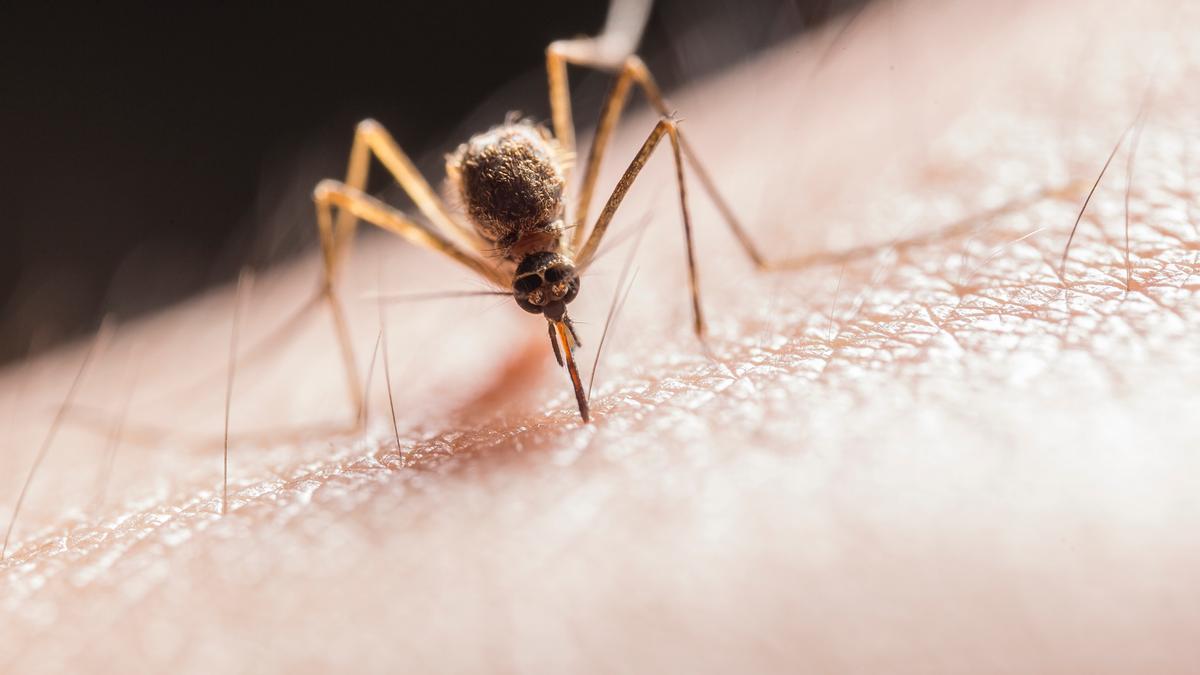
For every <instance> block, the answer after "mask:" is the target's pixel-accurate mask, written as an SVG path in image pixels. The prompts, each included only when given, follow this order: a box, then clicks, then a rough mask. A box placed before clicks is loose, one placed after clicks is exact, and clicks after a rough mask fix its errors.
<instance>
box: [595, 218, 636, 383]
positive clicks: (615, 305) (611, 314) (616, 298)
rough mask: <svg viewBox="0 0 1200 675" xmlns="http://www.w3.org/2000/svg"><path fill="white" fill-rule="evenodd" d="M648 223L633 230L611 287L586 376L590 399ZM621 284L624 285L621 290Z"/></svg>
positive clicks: (628, 287) (632, 280) (631, 281)
mask: <svg viewBox="0 0 1200 675" xmlns="http://www.w3.org/2000/svg"><path fill="white" fill-rule="evenodd" d="M648 223H649V218H644V219H643V221H642V223H641V224H640V225H639V226H638V229H637V230H634V231H633V234H635V235H636V236H637V239H635V240H634V242H633V248H631V249H630V250H629V255H628V256H626V257H625V262H624V264H622V265H621V275H620V276H619V277H617V285H616V287H615V288H614V289H613V299H612V302H611V303H609V305H608V316H607V317H605V319H604V330H603V331H601V332H600V343H599V344H597V345H596V356H595V357H594V358H593V359H592V373H591V375H590V376H588V390H587V397H588V400H591V398H592V387H593V386H594V385H595V384H596V370H597V369H599V367H600V354H601V353H603V352H604V340H605V339H606V338H607V337H608V331H609V329H610V328H611V327H612V325H613V320H614V319H615V318H616V316H617V314H618V313H620V311H621V308H622V307H624V306H625V300H626V299H627V298H629V291H631V290H633V282H634V281H637V272H636V271H635V272H634V273H633V277H632V278H630V280H629V284H628V285H626V284H625V278H626V277H627V276H629V269H630V268H631V267H632V266H633V260H634V258H636V257H637V252H638V248H640V247H641V245H642V239H643V238H644V237H645V235H646V225H647V224H648ZM609 250H612V249H609ZM592 261H593V262H594V261H595V258H592ZM622 286H624V287H625V290H624V291H623V292H622V290H621V287H622Z"/></svg>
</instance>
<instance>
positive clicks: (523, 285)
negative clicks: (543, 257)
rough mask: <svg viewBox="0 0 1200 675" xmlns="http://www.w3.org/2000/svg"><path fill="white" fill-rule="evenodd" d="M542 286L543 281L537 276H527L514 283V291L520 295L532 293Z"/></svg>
mask: <svg viewBox="0 0 1200 675" xmlns="http://www.w3.org/2000/svg"><path fill="white" fill-rule="evenodd" d="M541 285H542V280H541V278H540V277H538V275H536V274H527V275H525V276H523V277H518V278H517V280H516V281H514V282H513V290H515V291H517V292H518V293H532V292H533V291H535V290H537V288H538V286H541Z"/></svg>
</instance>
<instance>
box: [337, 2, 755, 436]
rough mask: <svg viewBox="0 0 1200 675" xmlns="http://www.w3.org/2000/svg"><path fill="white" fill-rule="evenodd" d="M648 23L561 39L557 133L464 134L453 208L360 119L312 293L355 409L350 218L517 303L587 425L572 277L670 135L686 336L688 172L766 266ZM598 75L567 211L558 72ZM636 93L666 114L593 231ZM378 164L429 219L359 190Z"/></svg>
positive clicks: (358, 405) (628, 14)
mask: <svg viewBox="0 0 1200 675" xmlns="http://www.w3.org/2000/svg"><path fill="white" fill-rule="evenodd" d="M648 14H649V3H648V2H641V1H637V0H634V1H629V2H621V1H620V0H617V1H616V2H614V3H613V5H612V6H611V7H610V9H609V15H608V19H607V22H606V25H605V29H604V30H603V32H602V33H601V34H600V35H598V36H596V37H590V38H579V39H574V40H560V41H555V42H552V43H551V44H550V45H549V46H548V47H547V48H546V72H547V79H548V85H549V98H550V109H551V124H552V127H553V128H552V130H551V129H548V128H547V127H546V126H544V125H543V124H540V123H537V122H534V121H531V120H528V119H522V118H519V117H517V116H514V115H511V114H510V115H509V117H508V118H506V120H505V122H504V123H503V124H500V125H498V126H495V127H493V128H491V129H488V130H486V131H484V132H481V133H478V134H475V135H474V136H471V137H470V138H469V139H468V140H467V141H466V142H465V143H463V144H461V145H460V146H458V148H457V149H456V150H455V151H454V152H453V153H451V154H449V155H448V156H447V158H446V176H447V184H448V196H449V198H450V201H452V202H457V206H458V207H459V208H457V209H451V208H450V207H449V206H448V205H447V203H446V200H443V199H442V198H441V197H439V195H438V194H437V193H436V192H435V191H434V190H433V188H432V187H430V184H429V183H428V182H427V181H426V179H425V178H424V177H423V176H422V175H421V174H420V172H419V171H418V170H417V168H416V166H415V165H414V164H413V162H412V160H411V159H410V158H409V157H408V155H407V154H405V152H404V151H403V150H402V149H401V148H400V146H399V145H398V144H397V143H396V141H395V140H394V139H393V138H392V136H391V135H390V134H389V133H388V131H387V130H386V129H385V128H384V127H383V126H382V125H380V124H379V123H378V122H376V121H374V120H371V119H367V120H364V121H362V122H360V123H359V124H358V126H357V129H356V130H355V134H354V142H353V145H352V148H351V151H350V158H349V163H348V168H347V171H346V178H345V180H343V181H337V180H332V179H326V180H323V181H321V182H320V183H318V184H317V186H316V188H315V189H314V190H313V200H314V202H315V204H316V216H317V228H318V233H319V238H320V242H321V252H322V260H323V271H322V275H323V278H322V283H321V290H320V292H319V295H321V296H323V297H324V299H325V300H326V301H327V302H328V304H329V306H330V308H331V310H332V314H333V320H334V324H335V330H336V332H337V338H338V342H339V345H340V348H341V353H342V358H343V360H344V361H345V370H346V378H347V387H348V389H349V392H350V396H351V399H352V401H351V402H352V404H353V406H354V408H355V409H356V410H358V411H359V413H360V417H361V411H362V409H363V406H364V400H363V396H362V393H361V392H362V387H361V385H360V382H359V377H358V373H357V370H356V367H355V364H356V361H355V357H354V351H353V348H352V346H351V344H350V337H349V330H348V328H347V324H346V318H345V313H344V310H343V308H342V304H341V301H340V300H339V298H338V295H337V292H336V287H337V280H338V274H339V272H340V271H341V269H342V266H343V265H344V264H345V259H346V257H347V250H348V248H349V247H350V242H351V241H352V239H353V235H354V232H355V228H356V227H357V224H358V221H359V220H363V221H366V222H368V223H370V224H372V225H375V226H377V227H379V228H381V229H384V230H387V231H389V232H392V233H394V234H396V235H399V236H400V237H402V238H404V239H406V240H408V241H409V242H411V243H413V244H416V245H418V246H422V247H425V248H428V249H432V250H435V251H438V252H440V253H442V254H444V255H445V256H447V257H449V258H450V259H451V260H454V261H455V262H457V263H459V264H461V265H463V266H464V267H466V268H467V269H469V270H471V271H472V272H474V273H476V274H478V275H479V276H480V277H481V278H482V279H483V280H485V281H486V282H487V283H489V284H490V285H491V286H492V287H493V288H494V289H495V290H493V291H488V292H487V293H488V294H495V295H506V296H511V297H512V299H513V300H514V301H515V302H516V304H517V306H518V307H520V308H521V309H522V310H524V311H526V312H529V313H530V314H536V315H540V316H541V317H543V318H544V319H545V320H546V323H547V329H548V333H549V337H550V344H551V347H552V349H553V351H554V356H555V359H556V361H557V362H558V365H559V367H565V368H566V369H567V372H568V374H569V375H570V379H571V386H572V387H573V389H574V393H575V400H576V403H577V404H578V406H579V415H580V417H581V418H582V419H583V421H584V422H588V421H589V419H590V416H589V412H588V397H587V396H586V395H585V392H584V387H583V383H582V381H581V379H580V376H579V370H578V368H577V367H576V363H575V353H576V351H577V350H578V349H579V348H580V347H581V344H580V341H579V337H578V335H577V334H576V331H575V326H574V324H573V322H572V320H571V317H570V313H569V311H568V306H569V305H570V304H571V302H572V301H573V300H574V299H575V298H576V297H577V296H578V295H579V292H580V278H581V276H582V275H583V274H584V273H585V272H586V271H587V269H588V267H589V266H590V265H591V264H592V263H593V262H594V261H595V259H596V253H597V250H598V248H599V246H600V244H601V242H602V241H603V240H604V236H605V234H606V233H607V232H608V229H609V225H610V224H611V223H612V221H613V217H614V216H615V215H616V213H617V209H618V208H619V207H620V206H621V202H622V200H623V199H624V198H625V195H626V194H627V193H628V192H629V189H630V187H631V186H632V185H633V183H634V181H635V180H636V179H637V178H638V176H639V175H640V173H641V171H642V168H643V167H644V166H645V165H646V162H647V161H648V160H649V159H650V158H651V156H652V155H653V154H654V152H655V150H656V149H657V148H659V147H660V143H661V141H662V140H663V139H664V138H665V139H667V140H668V142H669V146H670V148H671V152H672V155H673V158H674V165H675V179H676V183H677V187H678V193H679V207H680V212H681V216H682V223H683V230H684V235H685V242H686V253H687V263H688V285H689V291H690V294H691V306H692V307H691V309H692V317H693V329H694V331H695V333H696V335H697V336H698V337H699V338H700V339H703V337H704V333H705V322H704V314H703V310H702V308H701V302H700V289H699V279H698V274H697V268H696V256H695V247H694V243H693V237H692V221H691V216H690V214H689V212H688V200H687V187H686V180H685V171H684V167H685V163H686V164H687V165H688V166H689V167H690V169H691V170H692V171H694V172H695V174H696V177H697V178H698V179H699V181H700V184H701V186H702V187H703V188H704V190H705V192H706V193H707V194H708V195H709V197H710V198H711V199H712V200H713V202H714V204H715V205H716V207H717V210H718V211H719V212H720V213H721V215H722V217H723V219H724V220H725V222H726V223H727V224H728V226H729V227H730V228H731V230H732V231H733V233H734V235H735V236H736V238H737V239H738V241H739V242H740V244H741V246H742V247H743V248H744V249H745V251H746V253H747V255H748V256H749V257H750V259H751V260H752V261H753V262H754V264H755V265H756V266H757V267H759V268H768V267H774V265H771V264H769V263H768V262H767V261H766V260H765V259H764V258H763V257H762V256H761V255H760V253H759V251H758V250H757V249H756V248H755V246H754V244H753V242H752V241H751V239H750V237H749V235H748V234H747V232H746V230H745V229H744V228H743V227H742V225H741V224H740V223H739V222H738V220H737V218H736V217H735V216H734V214H733V211H732V210H731V209H730V207H729V205H728V203H727V202H726V201H725V199H724V198H723V197H722V196H721V195H720V194H719V193H718V191H717V189H716V186H715V185H714V183H713V181H712V179H711V178H710V177H709V174H708V172H707V171H706V170H705V169H704V167H703V166H702V164H701V163H700V161H699V159H698V158H697V157H696V153H695V152H694V151H693V149H692V147H691V146H690V145H689V143H688V142H687V140H686V139H685V138H684V135H683V132H682V131H681V130H680V128H679V123H678V119H677V118H676V117H675V115H674V114H673V109H672V108H671V106H670V105H669V104H668V103H667V100H666V99H665V98H664V97H663V94H662V91H661V90H660V89H659V86H658V84H657V82H656V80H655V78H654V77H653V76H652V75H651V73H650V71H649V70H648V69H647V67H646V64H645V63H644V62H643V61H642V59H641V58H639V57H638V56H637V55H636V54H635V53H634V48H635V47H636V44H637V42H638V40H639V39H640V35H641V31H642V28H643V27H644V25H645V20H646V18H647V16H648ZM568 65H573V66H578V67H584V68H593V69H596V70H600V71H602V72H608V73H610V74H613V75H614V76H615V79H614V81H613V83H612V86H611V88H610V89H609V91H608V93H607V94H606V96H605V99H604V101H603V103H602V107H601V112H600V118H599V122H598V124H597V127H596V131H595V134H594V136H593V138H592V142H591V146H590V148H589V149H588V154H587V158H586V160H585V161H584V162H583V164H582V174H581V177H580V178H579V183H578V191H577V193H576V200H575V203H574V204H573V205H571V208H568V204H567V203H566V202H567V199H566V194H567V192H568V188H569V187H573V186H574V185H573V179H574V177H573V176H572V175H571V173H572V168H573V163H574V162H573V158H574V157H575V129H574V123H573V120H572V109H571V101H570V88H569V83H568V76H567V66H568ZM634 87H637V88H638V89H640V90H641V92H642V94H643V95H644V96H645V97H646V99H647V100H648V101H649V103H650V105H651V106H652V107H653V109H654V110H655V111H656V112H657V113H658V114H659V115H660V116H661V117H660V119H659V121H658V122H657V124H655V126H654V128H653V129H652V130H651V131H650V134H649V136H648V137H647V138H646V140H645V142H644V143H643V144H642V146H641V148H640V149H639V150H638V151H637V154H636V155H635V156H634V157H633V160H632V161H631V162H630V164H629V166H628V167H627V168H626V169H625V172H624V174H623V175H622V176H621V178H620V180H619V181H618V182H617V185H616V187H615V188H614V189H613V191H612V193H611V194H610V195H609V197H608V200H607V201H606V202H605V203H604V206H603V208H602V209H601V210H600V213H599V215H598V216H597V218H596V220H595V221H594V222H593V223H592V224H591V226H590V227H586V225H587V224H588V215H589V213H588V212H589V207H590V206H591V203H592V200H593V197H594V195H595V192H596V187H597V186H596V182H597V178H598V176H599V169H600V165H601V162H602V160H603V159H604V154H605V151H606V149H607V147H608V144H609V141H610V140H611V138H612V134H613V131H614V129H615V128H616V126H617V124H618V121H619V120H620V118H621V114H622V112H623V111H624V109H625V107H626V104H627V102H628V101H629V97H630V94H631V91H632V90H633V88H634ZM372 157H374V158H376V159H378V160H379V162H380V163H381V164H382V165H383V166H384V167H385V168H386V169H387V170H388V171H389V172H390V173H391V175H392V176H393V177H394V178H395V180H396V182H397V183H399V185H400V187H401V188H402V189H403V190H404V191H405V192H406V193H407V195H408V196H409V197H410V198H411V199H412V201H413V203H414V204H415V205H416V208H417V209H418V210H419V211H420V213H421V215H422V216H424V219H425V220H424V221H421V220H417V219H414V218H411V217H409V216H408V215H406V214H404V213H403V212H401V211H399V210H398V209H396V208H394V207H392V206H390V205H388V204H386V203H384V202H382V201H380V200H379V199H376V198H375V197H373V196H371V195H369V194H366V193H365V192H364V189H365V186H366V184H367V174H368V170H369V168H370V164H371V158H372Z"/></svg>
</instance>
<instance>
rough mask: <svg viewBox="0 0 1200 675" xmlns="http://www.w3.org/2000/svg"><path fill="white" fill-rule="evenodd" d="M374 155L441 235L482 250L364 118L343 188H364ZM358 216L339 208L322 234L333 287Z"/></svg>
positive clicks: (381, 130) (384, 132)
mask: <svg viewBox="0 0 1200 675" xmlns="http://www.w3.org/2000/svg"><path fill="white" fill-rule="evenodd" d="M372 155H374V156H375V157H376V158H378V159H379V161H380V163H381V164H383V165H384V167H385V168H386V169H387V170H388V172H389V173H391V174H392V177H394V178H395V179H396V182H397V183H399V185H400V187H401V188H403V189H404V191H405V193H407V194H408V196H409V197H411V198H412V200H413V203H414V204H416V206H417V208H418V209H419V210H420V211H421V213H422V214H424V215H425V217H426V218H428V219H429V221H430V222H431V223H433V225H434V227H435V228H436V229H438V230H439V231H440V232H441V233H442V234H443V235H445V236H446V237H449V238H451V239H453V240H456V242H455V243H457V244H459V245H460V246H462V247H463V248H476V249H478V248H481V247H482V246H481V240H480V239H479V238H478V235H476V234H475V233H474V232H471V231H470V230H468V229H466V228H463V227H461V226H460V225H459V224H458V222H457V221H456V220H454V218H452V217H451V216H450V214H449V212H448V211H447V210H446V205H445V204H444V203H443V202H442V199H441V198H440V197H439V196H438V195H437V193H436V192H435V191H434V190H433V188H432V187H430V185H429V182H428V181H426V180H425V178H424V176H422V175H421V172H420V171H418V170H417V167H416V165H414V164H413V162H412V160H411V159H409V157H408V155H407V154H406V153H405V152H404V151H403V150H402V149H401V148H400V146H399V145H398V144H397V143H396V141H395V139H393V138H392V135H391V134H389V133H388V131H387V129H385V128H384V127H383V125H382V124H380V123H379V122H376V121H375V120H371V119H367V120H363V121H362V122H359V123H358V126H357V127H356V128H355V130H354V145H353V146H352V147H351V149H350V160H349V162H348V166H347V168H346V180H345V182H344V185H346V186H348V187H350V188H353V189H354V190H357V191H359V192H364V191H365V190H366V189H367V174H368V171H369V169H370V165H371V156H372ZM357 222H358V217H357V216H356V215H355V214H354V213H353V212H352V211H349V210H346V209H341V210H339V211H338V214H337V221H336V223H335V224H334V226H333V228H332V230H331V231H330V232H328V233H325V232H322V242H323V243H325V242H326V238H328V244H327V245H326V246H325V251H326V261H325V272H326V283H327V284H333V283H334V282H335V281H336V275H337V272H338V269H339V267H340V263H341V259H342V258H343V257H344V256H345V255H346V252H347V251H348V249H349V246H350V241H351V240H352V239H353V235H354V230H355V226H356V225H357Z"/></svg>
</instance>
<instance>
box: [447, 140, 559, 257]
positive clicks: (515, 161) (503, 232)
mask: <svg viewBox="0 0 1200 675" xmlns="http://www.w3.org/2000/svg"><path fill="white" fill-rule="evenodd" d="M566 164H567V162H566V155H565V153H564V152H563V150H562V148H561V147H560V146H559V144H558V142H557V141H555V140H554V137H553V136H552V135H551V134H550V132H549V131H548V130H546V128H545V127H542V126H540V125H537V124H534V123H533V122H529V121H509V122H507V123H505V124H502V125H500V126H497V127H493V128H492V129H489V130H488V131H485V132H483V133H479V134H476V135H474V136H472V137H471V138H470V139H469V140H468V141H467V142H466V143H463V144H462V145H460V146H459V147H458V149H457V150H455V152H454V153H453V154H451V155H449V156H448V157H447V158H446V174H447V176H449V179H450V183H451V192H452V195H453V196H454V197H455V198H456V200H457V201H458V202H459V203H460V205H461V207H462V209H463V211H464V212H465V213H466V215H467V217H468V218H470V220H471V222H472V224H473V225H474V226H475V229H476V231H478V232H479V234H480V235H481V236H482V237H483V238H485V239H487V240H488V241H491V242H493V243H495V244H497V246H498V247H499V248H501V249H503V250H504V251H505V252H508V251H509V250H510V249H513V248H515V247H517V244H518V243H519V242H521V241H522V240H525V239H541V238H552V237H557V235H558V234H559V233H560V232H561V230H562V215H563V203H562V196H563V190H564V186H565V181H566V179H565V176H564V169H565V166H566Z"/></svg>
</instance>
